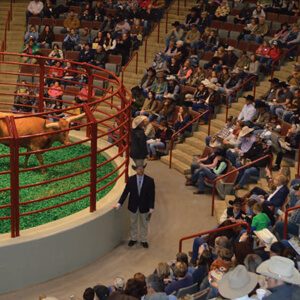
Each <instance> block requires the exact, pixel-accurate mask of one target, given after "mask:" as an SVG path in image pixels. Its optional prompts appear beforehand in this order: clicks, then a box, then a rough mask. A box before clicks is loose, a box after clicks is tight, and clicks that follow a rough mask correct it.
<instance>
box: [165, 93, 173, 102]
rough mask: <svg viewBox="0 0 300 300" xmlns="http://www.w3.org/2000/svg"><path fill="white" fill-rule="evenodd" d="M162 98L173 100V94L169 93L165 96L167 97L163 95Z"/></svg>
mask: <svg viewBox="0 0 300 300" xmlns="http://www.w3.org/2000/svg"><path fill="white" fill-rule="evenodd" d="M163 97H164V98H166V99H171V100H174V96H173V94H171V93H169V94H167V95H164V96H163Z"/></svg>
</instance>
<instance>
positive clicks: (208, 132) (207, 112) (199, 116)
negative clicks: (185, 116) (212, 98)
mask: <svg viewBox="0 0 300 300" xmlns="http://www.w3.org/2000/svg"><path fill="white" fill-rule="evenodd" d="M207 114H209V117H208V127H207V135H210V121H211V111H210V110H206V111H205V112H203V113H202V114H199V115H198V116H197V117H196V118H194V119H193V120H192V121H191V122H189V123H187V124H186V125H185V126H183V127H182V128H181V129H179V130H178V131H176V132H175V133H174V134H173V135H172V136H171V142H170V160H169V168H170V169H171V168H172V156H173V143H174V138H175V137H176V136H177V135H178V134H179V133H180V132H182V131H183V130H185V129H186V128H187V127H189V126H191V125H192V124H194V123H195V122H196V121H198V120H199V119H200V118H202V117H203V116H204V115H207Z"/></svg>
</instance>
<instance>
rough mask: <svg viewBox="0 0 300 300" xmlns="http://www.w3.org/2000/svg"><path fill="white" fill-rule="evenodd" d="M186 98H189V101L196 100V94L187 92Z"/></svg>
mask: <svg viewBox="0 0 300 300" xmlns="http://www.w3.org/2000/svg"><path fill="white" fill-rule="evenodd" d="M185 100H187V101H193V100H194V96H193V95H192V94H186V95H185Z"/></svg>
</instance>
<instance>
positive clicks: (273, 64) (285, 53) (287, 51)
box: [271, 44, 299, 79]
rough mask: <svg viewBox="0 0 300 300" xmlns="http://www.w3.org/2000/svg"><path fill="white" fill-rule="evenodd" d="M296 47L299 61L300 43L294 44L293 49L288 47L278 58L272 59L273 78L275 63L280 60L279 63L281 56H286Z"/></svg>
mask: <svg viewBox="0 0 300 300" xmlns="http://www.w3.org/2000/svg"><path fill="white" fill-rule="evenodd" d="M294 49H297V54H296V62H298V55H299V47H298V44H297V45H294V46H293V47H292V48H291V49H288V50H286V51H284V52H283V53H282V54H281V55H280V56H279V57H278V58H276V59H274V60H273V61H272V67H271V79H273V76H274V67H275V63H277V62H278V64H279V61H280V59H281V58H283V57H284V56H286V55H287V54H288V53H289V52H290V51H292V50H294Z"/></svg>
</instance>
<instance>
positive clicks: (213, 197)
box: [211, 154, 273, 216]
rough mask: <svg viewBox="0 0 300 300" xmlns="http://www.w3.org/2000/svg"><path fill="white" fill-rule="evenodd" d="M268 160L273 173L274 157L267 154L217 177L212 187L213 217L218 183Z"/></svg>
mask: <svg viewBox="0 0 300 300" xmlns="http://www.w3.org/2000/svg"><path fill="white" fill-rule="evenodd" d="M266 158H269V169H270V171H271V172H272V160H273V157H272V155H270V154H267V155H265V156H263V157H260V158H258V159H256V160H254V161H251V162H250V163H248V164H246V165H243V166H241V167H239V168H237V169H234V170H232V171H230V172H228V173H226V174H223V175H221V176H219V177H217V178H216V179H214V180H213V182H212V185H213V186H212V201H211V216H214V212H215V197H216V184H217V181H219V180H221V179H223V178H225V177H227V176H229V175H231V174H234V173H237V172H239V171H240V170H244V169H246V168H248V167H250V166H253V165H254V164H256V163H257V162H259V161H262V160H264V159H266Z"/></svg>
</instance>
